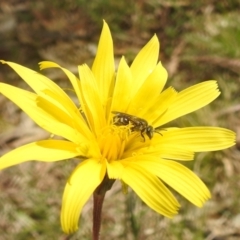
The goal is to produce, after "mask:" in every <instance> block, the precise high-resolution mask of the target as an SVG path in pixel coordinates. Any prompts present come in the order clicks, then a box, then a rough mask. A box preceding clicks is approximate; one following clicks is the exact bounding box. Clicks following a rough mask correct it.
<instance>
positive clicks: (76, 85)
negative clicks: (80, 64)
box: [39, 61, 81, 101]
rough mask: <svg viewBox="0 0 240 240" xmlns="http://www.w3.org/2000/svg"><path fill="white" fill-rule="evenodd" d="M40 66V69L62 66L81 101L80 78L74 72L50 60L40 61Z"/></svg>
mask: <svg viewBox="0 0 240 240" xmlns="http://www.w3.org/2000/svg"><path fill="white" fill-rule="evenodd" d="M39 66H40V70H43V69H46V68H60V69H61V70H62V71H63V72H64V73H65V74H66V75H67V77H68V78H69V80H70V82H71V84H72V86H73V88H74V91H75V92H76V95H77V96H78V99H79V101H80V99H81V98H80V81H79V79H78V78H77V77H76V76H75V75H74V74H73V73H71V72H70V71H69V70H67V69H66V68H63V67H61V66H60V65H58V64H56V63H54V62H50V61H43V62H40V63H39Z"/></svg>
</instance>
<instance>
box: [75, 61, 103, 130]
mask: <svg viewBox="0 0 240 240" xmlns="http://www.w3.org/2000/svg"><path fill="white" fill-rule="evenodd" d="M79 73H80V76H81V95H82V98H83V102H82V105H83V106H82V108H83V110H84V113H85V115H86V118H87V120H88V123H89V126H90V128H92V131H94V132H95V134H96V135H98V134H99V133H100V132H101V130H102V129H103V127H105V125H106V119H105V113H104V110H103V106H102V103H101V100H100V98H101V97H100V95H99V94H100V93H101V92H99V91H98V87H97V85H96V80H95V77H94V75H93V73H92V71H91V70H90V68H89V67H88V66H87V65H86V64H83V65H81V66H79Z"/></svg>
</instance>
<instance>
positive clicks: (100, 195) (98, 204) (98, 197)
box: [92, 175, 115, 240]
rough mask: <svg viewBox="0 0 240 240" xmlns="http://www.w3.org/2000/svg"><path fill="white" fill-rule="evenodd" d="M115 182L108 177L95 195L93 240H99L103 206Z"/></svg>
mask: <svg viewBox="0 0 240 240" xmlns="http://www.w3.org/2000/svg"><path fill="white" fill-rule="evenodd" d="M114 181H115V180H113V179H109V178H108V176H107V175H106V176H105V177H104V179H103V181H102V183H101V184H100V185H99V186H98V187H97V188H96V190H95V191H94V193H93V232H92V239H93V240H99V233H100V227H101V215H102V206H103V201H104V197H105V194H106V192H107V191H108V190H109V189H111V187H112V185H113V183H114Z"/></svg>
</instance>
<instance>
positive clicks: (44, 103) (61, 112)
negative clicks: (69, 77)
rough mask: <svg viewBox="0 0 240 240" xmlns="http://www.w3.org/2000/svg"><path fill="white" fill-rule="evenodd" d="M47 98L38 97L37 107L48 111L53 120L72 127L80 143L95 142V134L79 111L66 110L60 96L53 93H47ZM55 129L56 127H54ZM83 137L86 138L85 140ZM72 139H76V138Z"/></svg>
mask: <svg viewBox="0 0 240 240" xmlns="http://www.w3.org/2000/svg"><path fill="white" fill-rule="evenodd" d="M45 97H46V98H47V99H45V98H43V97H38V98H37V100H36V101H37V106H38V107H39V108H40V109H43V110H44V111H46V114H49V115H50V116H51V117H52V118H55V120H56V121H57V122H61V123H62V124H64V125H66V126H69V127H71V128H72V129H73V130H74V132H76V133H74V135H78V136H77V137H78V138H79V141H86V140H89V141H90V140H91V141H93V134H92V133H91V131H90V130H89V128H88V126H87V124H86V122H85V121H84V120H83V118H82V117H80V116H79V111H78V110H77V112H76V111H74V110H75V109H72V108H70V107H69V108H67V109H66V108H65V105H64V104H61V103H62V99H61V98H59V96H57V95H54V93H52V92H48V91H46V92H45ZM53 128H55V127H54V126H53ZM76 130H78V131H76ZM70 132H72V131H70ZM70 132H69V133H70ZM79 133H81V134H79ZM79 135H81V136H79ZM83 137H85V139H84V138H83ZM72 139H74V137H73V138H72ZM80 139H81V140H80Z"/></svg>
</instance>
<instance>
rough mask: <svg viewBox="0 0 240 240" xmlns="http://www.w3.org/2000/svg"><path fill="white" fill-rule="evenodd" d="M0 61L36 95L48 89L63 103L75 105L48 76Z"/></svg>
mask: <svg viewBox="0 0 240 240" xmlns="http://www.w3.org/2000/svg"><path fill="white" fill-rule="evenodd" d="M0 62H2V63H3V64H8V65H9V66H10V67H11V68H12V69H13V70H14V71H15V72H16V73H17V74H18V75H19V76H20V77H21V78H22V79H23V80H24V81H25V82H26V83H27V84H28V85H29V86H30V87H31V88H32V89H33V90H34V91H35V92H36V93H37V94H38V95H42V94H43V92H44V90H46V89H48V91H51V92H54V93H55V94H56V95H58V96H61V98H62V99H63V101H62V102H63V103H66V104H68V105H70V106H71V107H75V105H74V104H73V102H72V100H71V99H70V98H69V97H68V95H67V94H66V93H65V92H64V91H63V90H62V89H61V88H60V87H59V86H58V85H57V84H55V83H54V82H53V81H51V80H50V79H49V78H47V77H45V76H43V75H41V74H40V73H38V72H35V71H33V70H31V69H29V68H26V67H23V66H21V65H19V64H16V63H13V62H6V61H3V60H1V61H0Z"/></svg>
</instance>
